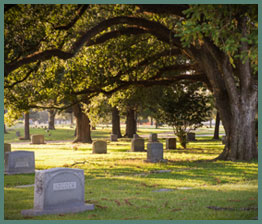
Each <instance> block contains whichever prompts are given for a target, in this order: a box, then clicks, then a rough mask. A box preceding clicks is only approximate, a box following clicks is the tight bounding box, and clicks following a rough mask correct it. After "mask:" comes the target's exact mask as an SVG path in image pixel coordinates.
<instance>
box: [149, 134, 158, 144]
mask: <svg viewBox="0 0 262 224" xmlns="http://www.w3.org/2000/svg"><path fill="white" fill-rule="evenodd" d="M149 142H157V134H155V133H153V134H150V135H149Z"/></svg>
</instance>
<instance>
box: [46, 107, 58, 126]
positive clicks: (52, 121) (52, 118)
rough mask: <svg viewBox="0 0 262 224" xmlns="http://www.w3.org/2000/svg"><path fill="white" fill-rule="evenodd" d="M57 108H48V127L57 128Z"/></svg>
mask: <svg viewBox="0 0 262 224" xmlns="http://www.w3.org/2000/svg"><path fill="white" fill-rule="evenodd" d="M56 113H57V111H56V110H48V129H49V130H55V115H56Z"/></svg>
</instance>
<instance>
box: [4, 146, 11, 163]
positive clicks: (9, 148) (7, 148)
mask: <svg viewBox="0 0 262 224" xmlns="http://www.w3.org/2000/svg"><path fill="white" fill-rule="evenodd" d="M6 152H11V144H9V143H4V163H5V161H6V160H7V155H6V154H5V153H6Z"/></svg>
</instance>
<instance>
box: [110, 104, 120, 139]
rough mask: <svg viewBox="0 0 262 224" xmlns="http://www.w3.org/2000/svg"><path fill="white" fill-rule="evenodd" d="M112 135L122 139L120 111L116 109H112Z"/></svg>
mask: <svg viewBox="0 0 262 224" xmlns="http://www.w3.org/2000/svg"><path fill="white" fill-rule="evenodd" d="M112 134H115V135H117V137H118V138H122V134H121V127H120V116H119V110H118V109H117V108H116V107H113V108H112Z"/></svg>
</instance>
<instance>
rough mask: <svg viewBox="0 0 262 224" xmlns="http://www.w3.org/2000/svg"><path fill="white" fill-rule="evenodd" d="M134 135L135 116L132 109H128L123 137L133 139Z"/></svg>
mask: <svg viewBox="0 0 262 224" xmlns="http://www.w3.org/2000/svg"><path fill="white" fill-rule="evenodd" d="M134 134H136V116H135V110H134V109H128V111H127V116H126V134H125V137H127V138H133V135H134Z"/></svg>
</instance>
